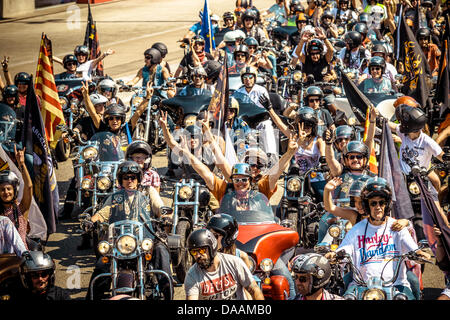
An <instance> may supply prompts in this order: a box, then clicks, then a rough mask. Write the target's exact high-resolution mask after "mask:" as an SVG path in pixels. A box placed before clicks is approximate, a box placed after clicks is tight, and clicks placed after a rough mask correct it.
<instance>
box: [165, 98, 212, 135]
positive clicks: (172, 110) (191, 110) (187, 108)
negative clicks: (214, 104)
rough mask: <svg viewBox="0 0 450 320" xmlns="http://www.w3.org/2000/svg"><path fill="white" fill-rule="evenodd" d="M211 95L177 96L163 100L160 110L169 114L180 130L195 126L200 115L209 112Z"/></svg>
mask: <svg viewBox="0 0 450 320" xmlns="http://www.w3.org/2000/svg"><path fill="white" fill-rule="evenodd" d="M210 101H211V95H206V94H205V95H195V96H175V97H173V98H170V99H166V100H162V101H161V106H160V108H161V109H163V110H164V111H167V112H168V115H169V116H170V117H171V119H173V120H174V121H175V124H176V126H177V127H179V128H184V127H187V126H188V125H192V124H195V121H196V119H197V116H198V114H199V113H200V112H201V111H203V110H207V109H208V106H209V103H210Z"/></svg>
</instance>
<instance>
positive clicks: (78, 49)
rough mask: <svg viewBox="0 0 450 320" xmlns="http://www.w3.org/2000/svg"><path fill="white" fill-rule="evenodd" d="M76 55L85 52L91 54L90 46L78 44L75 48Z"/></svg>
mask: <svg viewBox="0 0 450 320" xmlns="http://www.w3.org/2000/svg"><path fill="white" fill-rule="evenodd" d="M73 54H74V55H79V54H84V55H87V56H88V55H89V48H88V47H87V46H84V45H83V46H76V47H75V50H74V51H73Z"/></svg>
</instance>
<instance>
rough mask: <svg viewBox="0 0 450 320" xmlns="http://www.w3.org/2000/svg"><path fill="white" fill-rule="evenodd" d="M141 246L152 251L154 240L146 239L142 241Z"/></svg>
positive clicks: (144, 249)
mask: <svg viewBox="0 0 450 320" xmlns="http://www.w3.org/2000/svg"><path fill="white" fill-rule="evenodd" d="M141 248H142V250H143V251H150V250H152V248H153V240H152V239H144V241H142V243H141Z"/></svg>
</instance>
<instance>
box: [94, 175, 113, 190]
mask: <svg viewBox="0 0 450 320" xmlns="http://www.w3.org/2000/svg"><path fill="white" fill-rule="evenodd" d="M97 187H98V189H99V190H100V191H106V190H108V189H109V188H110V187H111V179H109V177H105V176H104V177H99V178H98V179H97Z"/></svg>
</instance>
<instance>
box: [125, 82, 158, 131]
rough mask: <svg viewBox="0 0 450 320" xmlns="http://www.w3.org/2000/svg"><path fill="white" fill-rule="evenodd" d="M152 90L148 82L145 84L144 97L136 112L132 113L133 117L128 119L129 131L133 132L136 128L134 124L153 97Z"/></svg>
mask: <svg viewBox="0 0 450 320" xmlns="http://www.w3.org/2000/svg"><path fill="white" fill-rule="evenodd" d="M153 91H154V90H153V88H152V87H151V84H150V81H149V82H148V83H147V88H146V95H145V98H144V100H142V102H141V103H140V104H139V106H138V107H137V108H136V111H135V112H134V113H133V116H132V117H131V119H130V122H131V130H134V128H136V124H137V122H138V120H139V117H140V116H141V115H142V114H143V113H144V111H145V110H146V109H147V108H148V105H149V103H150V100H151V98H152V96H153Z"/></svg>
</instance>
